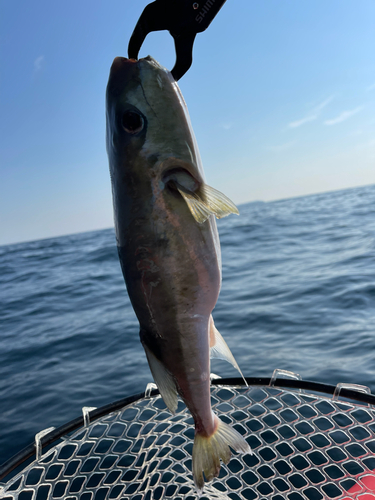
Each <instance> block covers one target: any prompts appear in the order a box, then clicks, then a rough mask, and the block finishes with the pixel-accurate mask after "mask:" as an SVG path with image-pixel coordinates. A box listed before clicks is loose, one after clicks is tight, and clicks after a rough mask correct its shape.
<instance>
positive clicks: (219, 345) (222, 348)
mask: <svg viewBox="0 0 375 500" xmlns="http://www.w3.org/2000/svg"><path fill="white" fill-rule="evenodd" d="M210 357H211V359H214V358H217V359H223V360H224V361H228V363H230V364H231V365H232V366H233V367H234V368H235V369H236V370H238V371H239V373H240V375H241V377H242V378H243V380H244V382H245V384H246V385H247V386H248V383H247V382H246V379H245V377H244V376H243V374H242V372H241V370H240V367H239V366H238V364H237V361H236V360H235V359H234V356H233V354H232V353H231V350H230V349H229V347H228V345H227V343H226V342H225V340H224V339H223V337H222V336H221V334H220V332H219V330H217V328H216V327H215V324H214V320H213V319H212V316H211V318H210Z"/></svg>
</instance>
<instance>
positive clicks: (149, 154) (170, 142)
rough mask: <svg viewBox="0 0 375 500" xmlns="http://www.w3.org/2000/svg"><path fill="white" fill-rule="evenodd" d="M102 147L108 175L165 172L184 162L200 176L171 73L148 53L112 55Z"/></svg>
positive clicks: (185, 112) (185, 113)
mask: <svg viewBox="0 0 375 500" xmlns="http://www.w3.org/2000/svg"><path fill="white" fill-rule="evenodd" d="M106 115H107V116H106V118H107V137H106V141H107V153H108V157H109V162H110V169H111V175H112V176H113V177H116V176H118V175H119V174H120V175H121V176H127V174H129V175H131V176H132V177H133V176H134V175H135V176H136V177H139V176H144V177H148V176H150V175H152V176H155V175H159V176H160V177H163V176H165V172H166V171H167V170H169V169H176V168H186V169H187V171H188V172H189V173H190V174H191V175H192V176H193V177H194V178H195V179H197V180H198V182H201V181H203V176H204V174H203V168H202V165H201V161H200V156H199V152H198V147H197V143H196V140H195V136H194V132H193V129H192V126H191V122H190V118H189V113H188V110H187V106H186V103H185V101H184V98H183V96H182V94H181V91H180V89H179V87H178V85H177V83H176V81H175V80H174V78H173V76H172V75H171V73H170V72H169V71H168V70H166V69H165V68H164V67H162V66H161V65H160V64H159V63H158V62H157V61H155V60H154V59H153V58H152V57H150V56H148V57H146V58H144V59H139V60H134V59H126V58H123V57H116V58H115V60H114V61H113V64H112V67H111V70H110V76H109V81H108V85H107V93H106Z"/></svg>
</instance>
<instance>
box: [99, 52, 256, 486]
mask: <svg viewBox="0 0 375 500" xmlns="http://www.w3.org/2000/svg"><path fill="white" fill-rule="evenodd" d="M106 107H107V153H108V158H109V166H110V174H111V181H112V195H113V207H114V219H115V230H116V239H117V246H118V252H119V257H120V262H121V267H122V271H123V275H124V278H125V282H126V285H127V289H128V294H129V297H130V300H131V302H132V305H133V308H134V311H135V313H136V315H137V318H138V320H139V324H140V338H141V342H142V344H143V347H144V349H145V352H146V355H147V359H148V362H149V365H150V369H151V372H152V374H153V377H154V379H155V382H156V384H157V385H158V387H159V390H160V393H161V395H162V397H163V399H164V401H165V403H166V405H167V406H168V408H169V409H170V410H171V411H172V412H174V411H175V410H176V408H177V394H179V395H180V396H181V398H182V399H183V400H184V402H185V403H186V405H187V407H188V409H189V411H190V412H191V414H192V416H193V419H194V422H195V435H196V437H195V441H194V449H193V475H194V480H195V483H196V485H197V487H198V488H202V487H203V475H202V470H204V472H205V475H206V479H207V480H210V479H212V478H213V477H214V476H216V475H217V474H218V472H219V469H220V458H222V459H223V460H224V461H226V462H227V461H228V460H229V458H230V450H229V447H228V445H230V446H232V447H234V448H235V449H237V450H238V451H243V452H249V451H250V450H249V446H248V444H247V443H246V441H244V440H243V438H242V437H241V436H240V435H239V434H238V433H237V432H236V431H235V430H233V429H231V428H230V427H229V426H227V425H226V424H224V423H223V422H221V420H219V419H218V418H217V417H216V416H215V415H214V414H213V412H212V409H211V403H210V350H211V354H212V353H214V355H215V353H216V355H217V357H224V358H226V359H228V360H229V361H230V362H231V363H232V364H234V366H236V368H238V366H237V365H236V362H235V361H234V358H233V356H232V355H231V353H230V351H229V349H228V347H227V346H226V344H225V342H224V340H223V339H222V337H221V335H220V334H219V332H218V331H217V330H216V328H215V326H214V323H213V319H212V316H211V313H212V310H213V308H214V307H215V304H216V301H217V298H218V295H219V291H220V286H221V254H220V243H219V237H218V232H217V228H216V222H215V215H216V216H217V217H222V216H224V215H228V213H231V212H234V213H236V212H237V209H236V207H235V206H234V205H233V204H232V203H231V202H230V200H229V199H228V198H226V197H225V196H224V195H222V194H221V193H219V192H218V191H216V190H214V189H212V188H210V187H209V186H207V185H206V183H205V179H204V172H203V168H202V164H201V160H200V156H199V152H198V147H197V144H196V140H195V137H194V133H193V130H192V127H191V123H190V119H189V115H188V111H187V107H186V104H185V101H184V99H183V97H182V94H181V92H180V90H179V87H178V85H177V83H176V82H175V81H174V79H173V77H172V75H171V74H170V73H169V72H168V71H167V70H165V69H164V68H162V67H161V66H160V65H159V64H158V63H157V62H156V61H155V60H154V59H152V58H151V57H147V58H145V59H140V60H139V61H135V60H129V59H125V58H116V59H115V60H114V62H113V64H112V67H111V72H110V77H109V82H108V86H107V96H106ZM237 213H238V212H237ZM211 438H213V439H211ZM217 442H218V443H219V444H218V443H217Z"/></svg>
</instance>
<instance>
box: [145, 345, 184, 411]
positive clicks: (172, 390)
mask: <svg viewBox="0 0 375 500" xmlns="http://www.w3.org/2000/svg"><path fill="white" fill-rule="evenodd" d="M143 347H144V350H145V352H146V356H147V361H148V364H149V367H150V370H151V373H152V376H153V377H154V380H155V383H156V385H157V386H158V389H159V392H160V395H161V397H162V398H163V400H164V403H165V404H166V405H167V408H168V409H169V411H170V412H171V413H173V414H174V413H176V410H177V404H178V402H177V388H176V383H175V381H174V379H173V377H172V375H171V374H170V373H169V371H168V370H167V369H166V368H165V366H164V365H163V363H162V362H161V361H160V360H159V359H158V358H157V357H156V356H155V354H154V353H153V352H152V351H151V350H150V349H149V348H148V347H147V346H146V344H143Z"/></svg>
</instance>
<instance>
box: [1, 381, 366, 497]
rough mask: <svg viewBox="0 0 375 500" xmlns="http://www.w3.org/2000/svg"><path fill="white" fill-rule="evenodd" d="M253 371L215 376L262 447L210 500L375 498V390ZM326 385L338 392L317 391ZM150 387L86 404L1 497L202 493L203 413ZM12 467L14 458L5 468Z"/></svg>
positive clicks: (244, 428) (219, 408)
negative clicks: (199, 428) (254, 375)
mask: <svg viewBox="0 0 375 500" xmlns="http://www.w3.org/2000/svg"><path fill="white" fill-rule="evenodd" d="M247 380H248V382H249V383H251V385H249V387H245V386H241V380H240V379H220V380H214V381H213V384H214V385H213V386H212V389H211V399H212V407H213V410H214V412H215V413H216V414H217V415H219V416H220V418H221V419H222V420H223V421H225V422H227V423H229V424H231V425H233V427H234V428H235V429H237V430H238V431H239V432H240V433H241V434H242V435H243V436H244V437H245V438H246V440H247V441H248V443H249V444H250V446H251V448H252V450H253V454H252V455H249V454H248V455H242V456H240V455H237V454H236V453H234V454H233V456H232V460H231V461H230V462H229V464H228V465H227V466H225V465H222V467H221V472H220V475H219V477H218V478H216V479H214V480H213V481H212V482H210V483H206V485H205V487H204V490H203V495H202V496H201V500H205V499H232V500H237V499H238V500H239V499H241V500H242V499H244V500H253V499H265V498H267V499H272V500H285V499H289V500H320V499H331V498H334V499H346V500H349V499H357V500H370V499H375V472H373V471H374V470H375V435H374V433H375V405H374V404H375V396H372V395H370V394H368V392H369V391H368V390H367V389H366V388H362V387H360V386H359V387H358V386H350V387H349V389H348V387H347V386H342V385H340V384H339V386H337V387H336V388H335V387H333V386H328V385H323V384H314V383H311V382H306V381H305V382H303V381H299V380H286V379H284V380H282V379H279V380H278V381H277V383H276V382H275V377H272V378H271V379H250V378H249V379H247ZM233 384H235V385H233ZM279 385H280V386H282V387H279ZM322 390H324V391H325V392H328V393H330V395H329V396H328V395H321V394H316V392H317V391H322ZM358 390H359V391H360V392H358ZM361 391H362V392H364V393H361ZM148 393H149V394H146V396H145V394H142V395H141V396H142V397H139V398H138V399H137V400H136V401H133V402H131V403H128V404H126V405H125V406H124V405H122V407H121V408H119V409H116V410H115V411H110V413H107V414H105V415H103V416H101V417H99V418H96V419H95V420H94V421H92V420H93V418H94V417H95V415H98V413H100V409H98V410H95V409H86V411H85V419H84V420H85V424H86V425H84V426H83V427H80V428H79V429H78V430H75V431H74V432H70V433H69V434H66V433H65V434H64V435H61V436H59V442H58V443H57V444H56V442H55V444H54V445H53V446H52V447H50V448H49V449H48V450H47V451H44V452H43V454H42V451H41V449H40V447H41V446H42V445H43V444H46V443H48V442H49V441H48V434H50V435H55V436H56V432H57V433H58V432H60V431H61V429H62V428H61V429H60V431H59V430H58V429H57V430H55V431H53V430H52V431H51V432H50V433H46V435H45V436H44V437H42V438H40V436H39V437H38V438H37V441H36V445H35V446H36V447H37V448H38V449H37V450H36V451H37V455H38V457H37V459H36V460H34V461H33V462H32V463H30V464H29V465H27V466H26V467H25V468H24V469H23V470H22V472H20V473H18V474H17V475H16V476H14V477H13V478H11V479H9V480H8V482H7V483H2V484H1V483H0V498H2V499H5V500H13V499H19V500H47V499H62V498H64V499H67V500H105V499H128V500H130V499H131V500H152V499H155V500H159V499H172V498H173V499H175V500H182V499H189V500H194V499H197V498H198V495H197V492H196V490H195V487H194V483H193V478H192V474H191V452H192V446H193V439H194V426H193V420H192V418H191V416H190V414H189V412H188V411H187V409H186V407H185V406H184V405H183V404H182V403H181V402H180V403H179V406H178V410H177V413H176V415H174V416H172V415H171V413H170V412H169V411H168V410H167V409H166V407H165V405H164V403H163V400H162V399H161V397H160V395H158V393H157V391H155V390H153V391H151V392H150V391H148ZM342 396H345V397H346V398H345V399H343V397H342ZM349 397H350V398H351V399H350V400H349V399H348V398H349ZM353 398H354V399H356V400H357V401H353ZM113 407H114V405H111V408H112V410H113ZM90 410H91V412H90ZM90 418H91V422H90V421H89V420H90ZM82 420H83V419H81V420H80V423H81V424H82ZM77 422H78V420H77V419H76V420H75V421H73V422H72V423H71V424H72V425H71V427H72V426H73V427H74V426H75V427H77ZM78 423H79V422H78ZM73 424H74V425H73ZM64 429H69V425H68V427H67V426H65V427H64ZM60 433H61V432H60ZM50 446H51V445H50ZM25 453H26V450H25ZM25 453H24V455H25ZM34 453H35V447H34ZM39 455H40V456H39ZM15 463H16V462H15V461H14V460H13V461H12V464H13V465H14V464H15ZM10 469H11V464H8V466H7V464H4V466H3V467H2V468H0V472H2V473H3V475H4V473H7V472H9V470H10Z"/></svg>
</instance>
